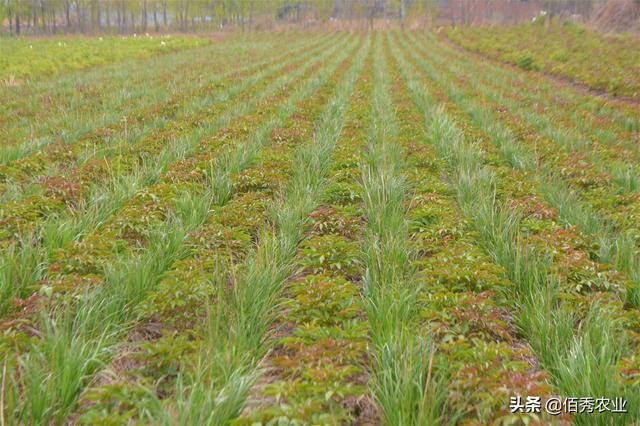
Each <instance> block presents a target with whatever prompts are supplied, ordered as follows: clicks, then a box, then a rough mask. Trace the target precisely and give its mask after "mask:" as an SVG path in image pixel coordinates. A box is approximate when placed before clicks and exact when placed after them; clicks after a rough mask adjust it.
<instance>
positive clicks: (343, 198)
mask: <svg viewBox="0 0 640 426" xmlns="http://www.w3.org/2000/svg"><path fill="white" fill-rule="evenodd" d="M369 71H370V55H369V56H368V58H367V63H365V65H364V69H363V72H362V73H363V75H364V76H367V77H364V78H360V79H359V80H358V81H357V82H356V85H355V87H354V90H353V94H352V95H351V99H350V101H349V109H348V111H347V112H346V118H345V124H344V128H343V130H342V133H341V136H340V138H339V141H338V144H337V146H336V147H335V150H334V154H333V160H332V165H331V169H330V170H329V174H328V177H327V179H326V182H325V184H324V188H325V189H324V190H323V191H322V194H321V203H320V204H319V205H318V206H317V207H316V208H315V209H314V210H313V212H312V213H311V214H310V215H309V216H310V219H309V220H308V222H307V223H306V225H305V228H304V231H305V232H304V236H303V239H302V241H301V242H300V246H299V249H298V250H297V253H296V256H295V258H294V260H293V262H294V268H295V272H294V274H293V275H292V276H291V277H289V279H287V280H286V281H285V283H284V288H283V301H282V303H281V309H280V312H279V313H278V314H277V316H276V317H275V325H273V326H272V332H271V339H270V340H271V342H272V343H271V344H272V345H273V349H272V350H271V351H270V352H269V353H268V354H267V355H266V356H265V358H263V359H262V360H261V361H260V367H261V369H262V370H264V371H265V374H264V375H263V376H262V377H261V379H260V380H259V381H258V382H257V383H256V385H255V386H254V388H253V389H252V393H251V395H250V396H249V399H248V402H247V405H246V407H245V408H244V410H243V414H242V416H241V417H240V419H239V420H237V421H236V422H234V424H236V425H245V424H246V425H252V424H270V423H272V422H275V421H276V420H278V421H281V422H282V421H287V422H290V423H294V424H297V423H299V424H332V425H333V424H345V423H348V424H353V423H355V424H363V423H367V422H369V423H372V422H375V420H376V418H375V408H374V406H373V403H372V400H371V398H370V396H369V395H368V391H367V388H366V386H364V385H365V384H366V382H367V379H368V374H367V372H366V367H365V366H366V363H367V353H366V347H367V340H368V339H367V336H368V331H367V323H366V321H365V320H364V317H365V315H364V309H363V306H362V301H361V298H360V284H359V283H360V281H361V279H362V275H363V271H362V267H361V262H360V260H359V251H358V241H359V240H360V238H361V232H360V227H361V224H362V222H363V219H362V208H361V199H360V198H359V197H358V196H356V192H357V177H358V175H359V164H360V159H361V153H362V149H363V143H362V139H360V137H359V136H360V128H361V126H362V123H363V122H364V121H365V120H366V114H367V110H366V108H365V106H366V103H367V96H368V94H369V92H370V90H369V81H370V79H369V78H368V75H369Z"/></svg>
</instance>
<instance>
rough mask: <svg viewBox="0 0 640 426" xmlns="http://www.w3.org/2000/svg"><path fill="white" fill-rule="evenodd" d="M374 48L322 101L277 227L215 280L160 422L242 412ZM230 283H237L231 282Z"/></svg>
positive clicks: (157, 413)
mask: <svg viewBox="0 0 640 426" xmlns="http://www.w3.org/2000/svg"><path fill="white" fill-rule="evenodd" d="M367 53H368V48H367V47H364V48H361V49H359V51H358V53H357V55H354V56H355V58H354V59H353V65H351V66H350V68H349V70H348V71H347V74H346V76H345V77H344V78H343V79H342V81H341V82H340V83H339V84H338V86H337V88H336V91H335V94H334V95H333V96H332V98H331V99H330V100H329V101H328V103H327V104H326V106H325V107H324V108H323V111H322V114H321V116H320V118H319V120H318V123H317V126H316V130H315V132H314V136H313V140H312V141H309V142H308V143H306V144H304V145H303V146H301V147H300V148H299V149H298V150H296V153H295V154H294V157H293V164H292V173H291V174H292V177H291V181H290V183H289V184H288V185H287V186H286V188H285V189H284V191H283V194H282V196H281V197H278V199H276V200H275V201H274V202H273V203H270V205H269V207H268V211H269V213H270V214H269V217H270V221H271V226H267V227H265V228H264V229H262V231H261V232H260V236H259V238H258V242H257V247H256V248H255V249H254V250H252V251H251V252H250V253H249V254H248V255H247V257H246V258H245V260H244V261H243V262H242V263H240V264H238V265H234V264H232V265H229V267H228V268H229V269H228V270H226V271H222V275H221V278H220V279H219V280H217V284H218V285H217V296H216V298H217V303H215V304H214V305H213V306H211V307H210V309H209V312H210V313H209V315H208V317H209V318H208V322H207V324H206V328H207V329H206V334H205V336H204V340H203V341H202V342H201V343H200V344H199V345H198V348H197V351H198V357H197V360H196V361H195V362H194V364H195V366H193V367H191V368H189V366H184V368H182V369H181V373H180V374H179V376H178V378H177V383H176V387H175V389H176V391H175V397H174V398H172V399H171V400H169V401H164V403H162V404H158V405H157V406H156V407H155V409H154V410H151V419H152V420H151V421H152V422H153V423H156V424H174V423H175V422H177V423H183V424H203V425H218V424H226V423H227V422H229V421H230V420H232V419H233V418H234V417H236V416H238V415H239V414H240V412H241V411H242V407H243V405H244V401H245V400H246V398H247V396H248V393H249V391H250V388H251V386H252V384H253V382H254V381H255V379H256V375H257V371H256V364H257V362H258V361H259V359H260V358H261V357H262V356H263V355H264V354H265V352H266V347H265V345H264V343H265V338H266V334H267V332H268V330H269V328H270V327H271V323H272V322H273V321H274V319H275V315H276V311H275V308H276V305H277V303H278V300H279V299H280V293H281V290H282V287H283V284H284V281H285V280H286V278H287V276H288V275H289V274H290V273H291V272H292V269H293V263H294V258H295V253H296V250H297V247H298V245H299V242H300V239H301V237H302V232H303V227H304V224H305V222H306V221H307V217H308V215H309V214H310V213H311V212H312V211H313V209H314V208H315V207H316V205H317V203H318V198H319V196H320V194H321V190H322V185H323V182H324V179H325V175H326V174H327V172H328V168H329V165H330V162H331V160H332V152H333V148H334V145H335V143H336V141H337V139H338V137H339V135H340V132H341V130H342V125H343V123H344V118H345V117H344V115H345V110H346V109H347V107H348V101H349V99H350V94H351V91H352V89H353V87H354V85H355V82H356V80H357V78H358V76H359V74H360V70H361V68H362V65H363V63H364V59H365V56H366V54H367ZM227 283H230V284H231V286H229V285H227Z"/></svg>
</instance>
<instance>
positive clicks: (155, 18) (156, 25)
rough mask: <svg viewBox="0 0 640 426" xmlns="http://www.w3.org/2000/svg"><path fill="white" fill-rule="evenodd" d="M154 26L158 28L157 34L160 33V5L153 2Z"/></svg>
mask: <svg viewBox="0 0 640 426" xmlns="http://www.w3.org/2000/svg"><path fill="white" fill-rule="evenodd" d="M153 25H154V27H156V32H160V26H159V25H158V3H156V2H155V1H154V2H153Z"/></svg>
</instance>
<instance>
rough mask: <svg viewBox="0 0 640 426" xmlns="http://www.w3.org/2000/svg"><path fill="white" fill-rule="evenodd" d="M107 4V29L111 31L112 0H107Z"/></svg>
mask: <svg viewBox="0 0 640 426" xmlns="http://www.w3.org/2000/svg"><path fill="white" fill-rule="evenodd" d="M106 5H107V10H106V14H107V16H106V17H107V22H106V23H107V31H108V32H111V0H107V2H106Z"/></svg>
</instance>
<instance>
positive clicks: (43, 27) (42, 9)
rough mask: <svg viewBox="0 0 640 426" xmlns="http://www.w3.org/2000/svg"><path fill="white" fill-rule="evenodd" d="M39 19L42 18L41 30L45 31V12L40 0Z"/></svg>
mask: <svg viewBox="0 0 640 426" xmlns="http://www.w3.org/2000/svg"><path fill="white" fill-rule="evenodd" d="M40 19H41V20H42V32H43V33H46V32H47V13H46V11H45V10H44V2H42V1H41V2H40Z"/></svg>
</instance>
